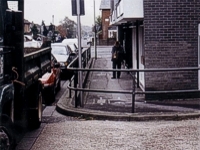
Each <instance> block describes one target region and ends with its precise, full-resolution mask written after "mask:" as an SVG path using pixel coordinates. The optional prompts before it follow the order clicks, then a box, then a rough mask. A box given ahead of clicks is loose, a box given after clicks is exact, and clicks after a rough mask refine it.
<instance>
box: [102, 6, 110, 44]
mask: <svg viewBox="0 0 200 150" xmlns="http://www.w3.org/2000/svg"><path fill="white" fill-rule="evenodd" d="M109 16H110V9H105V10H102V34H103V35H102V38H103V39H104V40H106V39H107V38H108V26H109V24H110V20H109ZM106 19H108V21H106Z"/></svg>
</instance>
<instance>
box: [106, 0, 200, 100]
mask: <svg viewBox="0 0 200 150" xmlns="http://www.w3.org/2000/svg"><path fill="white" fill-rule="evenodd" d="M112 1H113V0H111V2H112ZM112 3H113V4H111V6H112V7H111V16H110V20H111V23H110V24H111V25H117V26H118V40H119V41H120V42H121V43H123V46H124V47H125V50H126V52H127V58H126V59H127V65H128V66H129V67H130V68H133V69H155V68H181V67H198V64H199V59H200V56H199V47H198V44H199V43H198V40H199V35H198V33H199V31H198V26H199V23H200V9H199V8H200V1H191V0H182V1H180V0H169V1H166V0H134V1H133V0H114V1H113V2H112ZM137 84H138V86H139V87H140V88H141V89H143V90H144V91H159V90H183V89H188V90H198V89H199V87H200V85H199V74H198V71H197V70H188V71H176V72H145V73H144V72H140V73H137ZM181 95H182V96H183V94H181ZM179 96H180V95H179ZM185 96H187V97H193V96H198V95H194V93H190V94H188V93H187V94H185V95H184V97H185ZM146 98H151V96H149V97H148V95H146Z"/></svg>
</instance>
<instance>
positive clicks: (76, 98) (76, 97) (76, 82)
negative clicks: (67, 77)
mask: <svg viewBox="0 0 200 150" xmlns="http://www.w3.org/2000/svg"><path fill="white" fill-rule="evenodd" d="M74 74H75V75H74V88H77V84H78V72H77V71H75V73H74ZM77 107H78V96H77V90H75V108H77Z"/></svg>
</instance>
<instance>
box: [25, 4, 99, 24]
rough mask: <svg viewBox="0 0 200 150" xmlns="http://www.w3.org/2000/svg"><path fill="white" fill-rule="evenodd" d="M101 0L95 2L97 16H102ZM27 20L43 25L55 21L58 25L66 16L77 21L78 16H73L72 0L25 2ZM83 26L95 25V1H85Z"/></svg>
mask: <svg viewBox="0 0 200 150" xmlns="http://www.w3.org/2000/svg"><path fill="white" fill-rule="evenodd" d="M100 2H101V0H95V16H98V15H101V11H100V10H99V6H100ZM24 3H25V8H24V9H25V14H24V17H25V19H27V20H29V21H30V22H32V21H33V22H34V23H37V24H41V22H42V20H44V22H45V24H46V25H48V24H50V23H52V21H53V19H52V18H53V17H52V16H53V15H54V24H55V25H58V24H59V22H60V21H61V20H63V19H64V17H65V16H67V17H69V18H70V19H72V20H74V21H75V22H76V21H77V17H76V16H72V11H71V0H24ZM81 24H82V25H88V26H92V25H93V24H94V0H85V16H81Z"/></svg>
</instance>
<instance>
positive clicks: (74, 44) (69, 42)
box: [62, 38, 78, 53]
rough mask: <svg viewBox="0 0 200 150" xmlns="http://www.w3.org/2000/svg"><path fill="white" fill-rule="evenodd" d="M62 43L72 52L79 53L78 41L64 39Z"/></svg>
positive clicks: (75, 39)
mask: <svg viewBox="0 0 200 150" xmlns="http://www.w3.org/2000/svg"><path fill="white" fill-rule="evenodd" d="M62 43H64V44H67V45H68V46H69V47H70V48H71V50H72V51H73V52H75V53H77V52H78V39H77V38H72V39H64V40H63V41H62Z"/></svg>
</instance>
